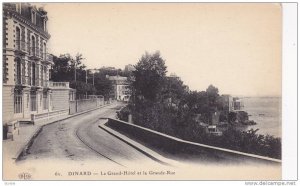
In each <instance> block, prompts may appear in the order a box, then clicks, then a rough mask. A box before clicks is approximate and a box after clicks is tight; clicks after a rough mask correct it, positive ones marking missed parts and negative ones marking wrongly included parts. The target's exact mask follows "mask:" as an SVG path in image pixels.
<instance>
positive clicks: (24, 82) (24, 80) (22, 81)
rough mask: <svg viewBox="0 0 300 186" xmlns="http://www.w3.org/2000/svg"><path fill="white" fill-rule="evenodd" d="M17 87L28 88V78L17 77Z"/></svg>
mask: <svg viewBox="0 0 300 186" xmlns="http://www.w3.org/2000/svg"><path fill="white" fill-rule="evenodd" d="M16 85H17V86H21V87H27V86H28V85H29V84H28V77H27V76H24V75H23V76H17V77H16Z"/></svg>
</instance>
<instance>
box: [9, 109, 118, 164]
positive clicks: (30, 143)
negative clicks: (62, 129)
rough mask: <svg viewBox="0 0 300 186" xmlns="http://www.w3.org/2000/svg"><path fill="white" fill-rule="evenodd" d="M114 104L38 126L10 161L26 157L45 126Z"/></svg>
mask: <svg viewBox="0 0 300 186" xmlns="http://www.w3.org/2000/svg"><path fill="white" fill-rule="evenodd" d="M112 104H114V103H111V104H107V105H102V106H100V107H98V108H94V109H90V110H87V111H83V112H80V113H76V114H73V115H69V116H67V117H66V118H61V119H58V120H56V121H51V122H49V123H45V124H42V125H41V126H39V127H38V128H37V129H36V130H35V131H34V133H33V135H32V136H31V137H30V138H29V140H28V141H27V142H26V143H25V144H24V146H23V147H22V148H20V150H18V151H17V153H16V155H15V156H14V157H13V158H12V159H15V161H18V160H20V158H21V157H22V156H24V155H26V151H27V150H28V149H29V148H30V146H31V145H32V143H33V141H34V139H35V138H36V137H37V136H38V135H39V133H40V132H42V130H43V127H44V126H47V125H51V124H54V123H57V122H60V121H63V120H66V119H69V118H73V117H76V116H79V115H82V114H85V113H88V112H92V111H95V110H98V109H101V108H103V107H107V106H110V105H112Z"/></svg>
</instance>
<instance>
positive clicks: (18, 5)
mask: <svg viewBox="0 0 300 186" xmlns="http://www.w3.org/2000/svg"><path fill="white" fill-rule="evenodd" d="M16 11H17V12H18V13H19V14H21V3H16Z"/></svg>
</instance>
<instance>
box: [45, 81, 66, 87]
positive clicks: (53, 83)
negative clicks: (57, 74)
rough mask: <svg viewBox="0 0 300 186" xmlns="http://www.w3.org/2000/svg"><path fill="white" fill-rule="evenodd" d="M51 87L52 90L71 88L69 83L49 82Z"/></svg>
mask: <svg viewBox="0 0 300 186" xmlns="http://www.w3.org/2000/svg"><path fill="white" fill-rule="evenodd" d="M49 87H52V88H69V82H52V81H49Z"/></svg>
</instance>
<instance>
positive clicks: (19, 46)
mask: <svg viewBox="0 0 300 186" xmlns="http://www.w3.org/2000/svg"><path fill="white" fill-rule="evenodd" d="M26 46H27V44H26V42H25V41H22V40H16V43H15V52H17V53H19V54H25V53H26V52H27V51H26Z"/></svg>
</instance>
